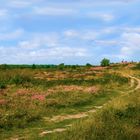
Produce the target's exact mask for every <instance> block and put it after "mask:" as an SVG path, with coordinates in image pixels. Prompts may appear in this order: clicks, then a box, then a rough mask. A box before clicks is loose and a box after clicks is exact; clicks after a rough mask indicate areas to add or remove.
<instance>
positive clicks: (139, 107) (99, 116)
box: [43, 92, 140, 140]
mask: <svg viewBox="0 0 140 140" xmlns="http://www.w3.org/2000/svg"><path fill="white" fill-rule="evenodd" d="M139 101H140V94H139V92H136V93H133V94H130V95H127V96H126V97H125V98H120V97H119V98H117V99H114V100H113V101H112V102H111V103H110V104H108V105H107V106H105V107H104V108H103V109H102V110H101V111H98V112H97V113H95V114H94V115H93V116H91V117H90V118H88V119H86V120H81V121H78V122H76V123H75V124H74V125H73V127H72V128H71V129H69V130H68V131H67V132H63V134H53V135H50V136H49V137H48V139H51V140H58V139H61V140H71V139H73V140H101V139H104V140H124V139H127V140H138V139H139V138H140V102H139ZM43 139H45V138H43ZM46 139H47V138H46Z"/></svg>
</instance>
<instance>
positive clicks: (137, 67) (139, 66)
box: [136, 62, 140, 70]
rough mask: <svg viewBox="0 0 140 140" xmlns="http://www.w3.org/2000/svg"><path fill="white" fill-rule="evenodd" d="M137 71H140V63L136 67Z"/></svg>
mask: <svg viewBox="0 0 140 140" xmlns="http://www.w3.org/2000/svg"><path fill="white" fill-rule="evenodd" d="M136 69H139V70H140V62H139V63H138V64H137V65H136Z"/></svg>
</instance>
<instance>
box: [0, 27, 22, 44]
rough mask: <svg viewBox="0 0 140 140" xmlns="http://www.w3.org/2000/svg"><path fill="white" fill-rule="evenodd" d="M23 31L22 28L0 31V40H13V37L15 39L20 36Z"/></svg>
mask: <svg viewBox="0 0 140 140" xmlns="http://www.w3.org/2000/svg"><path fill="white" fill-rule="evenodd" d="M23 33H24V30H23V29H17V30H15V31H12V32H7V33H0V40H7V41H9V40H13V39H17V38H20V37H21V36H22V35H23Z"/></svg>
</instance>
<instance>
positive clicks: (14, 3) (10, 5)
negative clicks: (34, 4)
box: [7, 0, 31, 8]
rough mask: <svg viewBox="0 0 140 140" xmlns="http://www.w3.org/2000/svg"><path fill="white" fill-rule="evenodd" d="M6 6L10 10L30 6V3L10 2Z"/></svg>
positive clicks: (16, 0) (25, 0)
mask: <svg viewBox="0 0 140 140" xmlns="http://www.w3.org/2000/svg"><path fill="white" fill-rule="evenodd" d="M7 5H8V6H9V7H12V8H26V7H29V6H30V5H31V2H30V1H27V0H22V1H21V0H12V1H11V0H10V1H9V2H8V4H7Z"/></svg>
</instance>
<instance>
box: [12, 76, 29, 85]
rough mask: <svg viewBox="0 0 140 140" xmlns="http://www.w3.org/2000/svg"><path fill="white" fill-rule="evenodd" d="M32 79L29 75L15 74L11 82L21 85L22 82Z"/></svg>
mask: <svg viewBox="0 0 140 140" xmlns="http://www.w3.org/2000/svg"><path fill="white" fill-rule="evenodd" d="M30 81H31V79H30V78H29V77H27V76H22V75H15V76H14V77H13V78H12V79H11V83H12V84H16V85H20V84H24V83H27V82H30Z"/></svg>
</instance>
